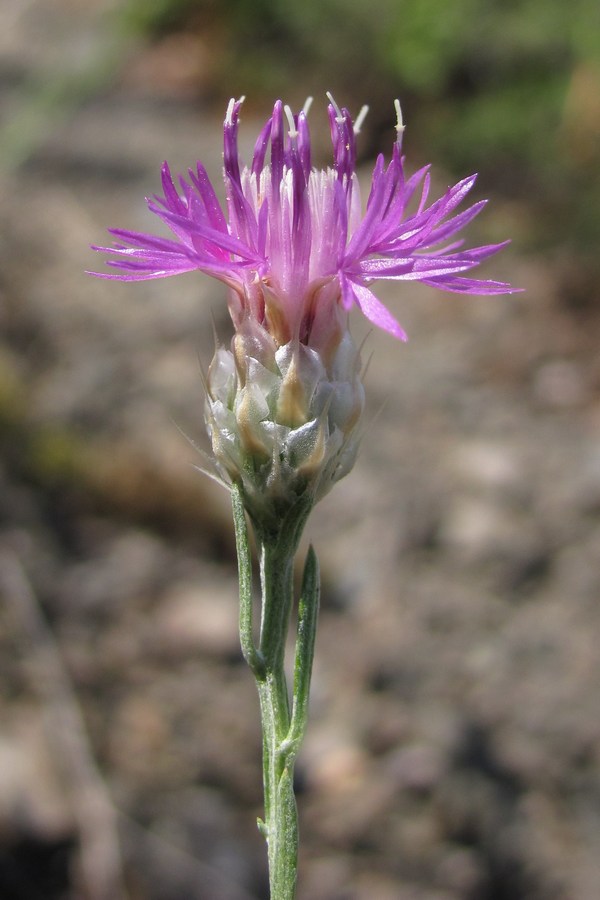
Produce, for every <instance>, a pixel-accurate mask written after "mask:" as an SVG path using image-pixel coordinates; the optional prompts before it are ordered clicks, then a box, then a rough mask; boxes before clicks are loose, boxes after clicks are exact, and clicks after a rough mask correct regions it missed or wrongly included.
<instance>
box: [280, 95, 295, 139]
mask: <svg viewBox="0 0 600 900" xmlns="http://www.w3.org/2000/svg"><path fill="white" fill-rule="evenodd" d="M283 111H284V113H285V115H286V118H287V120H288V124H289V126H290V130H289V132H288V134H289V136H290V140H292V141H293V140H294V139H295V138H297V137H298V132H297V130H296V123H295V122H294V114H293V112H292V108H291V107H290V106H288V105H287V103H286V105H285V106H284V107H283Z"/></svg>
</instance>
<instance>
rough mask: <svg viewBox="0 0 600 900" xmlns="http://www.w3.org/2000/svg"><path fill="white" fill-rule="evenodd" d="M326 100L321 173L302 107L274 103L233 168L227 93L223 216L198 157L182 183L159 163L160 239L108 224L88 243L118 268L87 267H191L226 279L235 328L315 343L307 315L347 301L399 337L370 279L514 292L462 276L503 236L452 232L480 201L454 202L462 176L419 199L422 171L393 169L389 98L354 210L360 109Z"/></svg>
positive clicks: (397, 164) (233, 125) (425, 177)
mask: <svg viewBox="0 0 600 900" xmlns="http://www.w3.org/2000/svg"><path fill="white" fill-rule="evenodd" d="M330 100H331V103H330V105H329V122H330V127H331V139H332V144H333V167H332V168H328V169H326V170H317V169H314V168H313V167H312V164H311V146H310V135H309V131H308V124H307V119H306V112H307V108H305V109H304V110H303V111H302V112H300V113H299V114H298V115H293V114H292V111H291V110H290V108H289V107H288V106H285V107H284V106H283V104H282V103H281V101H279V100H278V101H277V103H276V104H275V107H274V110H273V115H272V116H271V118H270V119H269V120H268V121H267V122H266V124H265V125H264V127H263V129H262V131H261V132H260V134H259V136H258V140H257V142H256V146H255V149H254V156H253V159H252V164H251V166H250V168H247V167H243V168H242V167H241V164H240V160H239V155H238V146H237V133H238V124H239V115H240V108H241V105H242V100H239V101H237V102H236V101H234V100H231V101H230V103H229V106H228V108H227V114H226V117H225V123H224V179H225V187H226V195H227V203H226V212H225V211H224V210H223V208H222V206H221V204H220V203H219V200H218V199H217V195H216V193H215V190H214V188H213V186H212V184H211V182H210V180H209V178H208V175H207V173H206V170H205V168H204V167H203V166H202V164H201V163H197V166H196V169H195V170H192V169H190V170H189V172H188V175H189V177H188V179H185V178H183V177H181V176H179V178H178V179H177V180H178V183H179V188H177V187H176V186H175V183H174V181H173V178H172V176H171V173H170V170H169V167H168V165H167V163H166V162H165V163H164V165H163V167H162V187H163V192H164V196H162V197H159V196H155V197H153V198H152V199H149V200H148V207H149V209H150V210H151V212H153V213H155V214H156V215H157V216H158V217H159V218H160V219H162V221H163V222H165V223H166V224H167V225H168V226H169V228H170V229H171V231H172V232H173V234H174V236H175V237H174V239H173V238H171V239H167V238H163V237H155V236H152V235H149V234H141V233H138V232H135V231H123V230H121V229H111V230H110V233H111V234H112V235H114V236H115V237H116V238H117V241H118V243H115V245H114V246H113V247H110V248H106V247H94V249H95V250H100V251H102V252H106V253H109V254H111V255H112V257H113V258H112V259H110V260H109V261H108V265H110V266H114V267H116V268H117V269H119V270H120V272H119V273H118V274H100V273H93V274H98V275H99V276H100V277H102V278H116V279H119V280H121V281H142V280H145V279H149V278H164V277H166V276H168V275H178V274H180V273H181V272H189V271H191V270H193V269H199V270H200V271H201V272H206V273H207V274H208V275H212V276H213V277H215V278H217V279H219V280H220V281H223V282H225V283H226V284H227V285H229V287H230V288H231V289H232V293H231V303H230V310H231V314H232V318H233V321H234V325H235V326H236V328H238V327H239V325H240V323H241V322H242V321H244V320H245V319H247V318H248V317H250V318H253V319H255V320H257V321H258V322H259V323H260V324H261V325H265V324H266V325H267V327H268V330H269V331H270V333H271V334H272V335H273V337H274V338H275V341H276V343H277V344H278V345H281V344H283V343H285V342H286V341H288V340H290V339H292V338H293V337H296V338H299V339H300V340H301V341H303V342H308V339H309V338H311V340H312V339H313V338H314V339H316V340H318V335H316V334H314V328H315V327H321V326H318V325H317V323H318V322H320V323H322V324H323V327H326V326H325V325H324V323H325V322H326V321H327V320H328V319H329V314H328V309H329V308H331V314H332V315H333V316H335V317H336V318H337V317H338V316H339V314H340V313H341V311H342V309H343V310H349V309H350V308H351V307H352V306H353V305H354V304H356V305H357V306H358V307H359V308H360V309H361V310H362V312H363V313H364V315H365V316H366V317H367V319H369V320H370V321H371V322H373V323H374V324H375V325H377V326H378V327H380V328H383V329H384V330H385V331H389V332H390V333H391V334H393V335H395V336H396V337H398V338H401V339H403V340H405V339H406V335H405V333H404V331H403V329H402V328H401V326H400V325H399V323H398V322H397V321H396V319H395V318H394V317H393V316H392V314H391V313H390V312H389V310H388V309H387V308H386V307H385V306H384V305H383V304H382V303H381V301H380V300H378V299H377V297H376V296H375V294H374V293H373V291H372V290H371V285H372V283H373V282H374V281H377V280H379V279H387V280H394V281H421V282H423V283H424V284H428V285H431V286H433V287H437V288H440V289H441V290H445V291H455V292H458V293H462V294H503V293H511V292H513V291H514V290H516V289H515V288H512V287H511V285H509V284H506V283H504V282H499V281H481V280H477V279H474V278H470V277H468V276H467V275H466V273H467V272H469V270H471V269H473V268H474V267H475V266H477V265H478V264H479V263H480V262H481V261H482V260H484V259H486V258H487V257H488V256H491V255H492V254H493V253H496V252H497V251H498V250H499V249H501V248H502V247H503V246H505V244H506V243H508V242H504V243H501V244H489V245H486V246H483V247H475V248H472V249H464V248H463V241H462V240H454V238H455V236H456V235H457V233H458V232H459V231H460V230H461V229H462V228H463V227H464V226H465V225H467V224H468V223H469V222H470V221H471V220H472V219H473V218H474V217H475V216H476V215H477V214H478V213H479V212H480V211H481V210H482V209H483V207H484V206H485V203H486V201H485V200H480V201H479V202H478V203H475V204H473V205H472V206H469V207H468V208H467V209H465V210H463V211H462V212H457V211H456V210H457V208H458V207H459V205H460V204H461V203H462V202H463V200H464V199H465V198H466V196H467V194H468V193H469V191H470V190H471V188H472V187H473V185H474V183H475V179H476V176H475V175H471V176H470V177H469V178H465V179H463V180H462V181H459V182H458V184H456V185H454V187H451V188H449V189H448V190H447V191H446V193H445V194H444V195H443V196H442V197H440V198H439V199H438V200H435V201H434V202H432V203H431V204H430V205H427V204H428V196H429V181H430V179H429V167H428V166H425V167H423V168H422V169H419V170H418V171H417V172H415V174H414V175H412V176H410V177H409V178H406V177H405V174H404V159H403V157H402V156H401V144H402V133H403V130H404V126H403V124H402V117H401V112H400V105H399V103H398V101H396V111H397V116H398V121H397V125H396V132H397V137H396V141H395V143H394V146H393V150H392V158H391V161H390V162H389V163H388V165H387V167H386V165H385V162H384V158H383V156H382V155H380V156H379V157H378V159H377V161H376V163H375V168H374V170H373V175H372V179H371V190H370V193H369V198H368V200H367V205H366V210H365V212H364V214H363V212H362V205H361V199H360V190H359V184H358V179H357V177H356V173H355V167H356V135H357V133H358V132H359V130H360V124H361V122H362V120H363V118H364V115H365V114H366V107H365V108H363V110H361V113H360V115H359V116H358V118H357V120H356V122H354V123H353V121H352V118H351V116H350V113H349V112H348V110H347V109H341V110H340V109H339V108H338V106H337V105H336V104H335V102H334V101H333V98H331V97H330ZM267 156H268V157H269V161H267ZM323 306H327V308H328V309H324V308H323ZM333 307H335V309H334V308H333ZM340 307H341V309H340Z"/></svg>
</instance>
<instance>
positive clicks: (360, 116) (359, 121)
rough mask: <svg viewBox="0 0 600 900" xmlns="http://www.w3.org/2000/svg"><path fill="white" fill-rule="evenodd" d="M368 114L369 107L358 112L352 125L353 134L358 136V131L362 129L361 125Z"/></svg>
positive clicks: (364, 107)
mask: <svg viewBox="0 0 600 900" xmlns="http://www.w3.org/2000/svg"><path fill="white" fill-rule="evenodd" d="M368 112H369V107H368V106H366V105H365V106H363V107H362V109H361V111H360V112H359V114H358V115H357V117H356V122H355V123H354V134H358V133H359V132H360V129H361V128H362V124H363V122H364V121H365V119H366V118H367V113H368Z"/></svg>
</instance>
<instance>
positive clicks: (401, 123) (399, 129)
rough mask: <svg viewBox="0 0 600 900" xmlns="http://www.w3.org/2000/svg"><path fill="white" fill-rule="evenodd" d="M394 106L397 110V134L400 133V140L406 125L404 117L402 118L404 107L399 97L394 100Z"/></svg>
mask: <svg viewBox="0 0 600 900" xmlns="http://www.w3.org/2000/svg"><path fill="white" fill-rule="evenodd" d="M394 108H395V110H396V134H397V135H398V140H400V138H401V137H402V135H403V133H404V129H405V128H406V126H405V124H404V119H403V118H402V109H401V107H400V101H399V100H398V99H396V100H394Z"/></svg>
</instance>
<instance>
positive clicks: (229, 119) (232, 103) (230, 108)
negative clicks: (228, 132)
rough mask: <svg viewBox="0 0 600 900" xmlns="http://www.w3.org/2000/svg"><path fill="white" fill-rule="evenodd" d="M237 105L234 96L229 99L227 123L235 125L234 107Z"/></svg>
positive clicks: (226, 115)
mask: <svg viewBox="0 0 600 900" xmlns="http://www.w3.org/2000/svg"><path fill="white" fill-rule="evenodd" d="M234 106H235V100H234V98H233V97H232V98H231V100H230V101H229V105H228V106H227V112H226V113H225V124H226V125H233V108H234Z"/></svg>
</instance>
